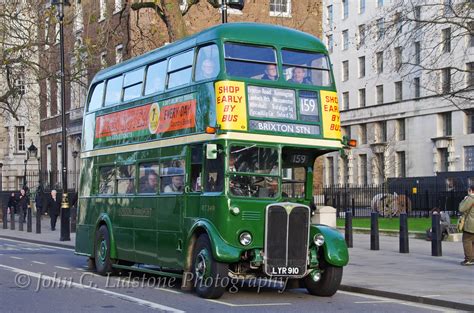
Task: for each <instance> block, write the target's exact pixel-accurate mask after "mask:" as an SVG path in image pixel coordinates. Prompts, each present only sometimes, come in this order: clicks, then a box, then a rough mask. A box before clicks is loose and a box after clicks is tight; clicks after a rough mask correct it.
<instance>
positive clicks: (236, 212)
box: [230, 206, 240, 215]
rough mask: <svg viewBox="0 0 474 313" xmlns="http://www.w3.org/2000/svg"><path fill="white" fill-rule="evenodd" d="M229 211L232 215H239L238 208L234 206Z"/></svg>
mask: <svg viewBox="0 0 474 313" xmlns="http://www.w3.org/2000/svg"><path fill="white" fill-rule="evenodd" d="M230 213H232V214H233V215H239V213H240V209H239V208H238V207H236V206H234V207H232V208H230Z"/></svg>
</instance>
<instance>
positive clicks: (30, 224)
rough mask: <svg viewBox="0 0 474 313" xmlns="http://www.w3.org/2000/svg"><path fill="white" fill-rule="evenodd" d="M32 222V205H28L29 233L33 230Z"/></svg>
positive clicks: (27, 222)
mask: <svg viewBox="0 0 474 313" xmlns="http://www.w3.org/2000/svg"><path fill="white" fill-rule="evenodd" d="M32 222H33V221H32V216H31V207H28V209H26V231H27V232H28V233H31V232H32V231H33V226H32Z"/></svg>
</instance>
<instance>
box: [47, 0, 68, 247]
mask: <svg viewBox="0 0 474 313" xmlns="http://www.w3.org/2000/svg"><path fill="white" fill-rule="evenodd" d="M50 5H54V6H56V8H57V9H58V19H59V49H60V51H59V55H60V58H61V59H60V65H61V69H60V76H61V124H62V125H61V127H62V132H61V134H62V136H61V140H62V155H61V160H62V166H63V168H62V181H63V183H62V185H63V186H62V187H63V188H62V189H63V199H62V203H61V211H62V212H61V237H60V239H59V240H61V241H70V240H71V238H70V234H69V201H68V197H67V141H66V99H65V90H66V83H65V80H64V76H65V72H64V6H65V5H67V6H70V5H71V4H70V3H69V0H51V2H50Z"/></svg>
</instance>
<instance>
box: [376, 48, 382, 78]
mask: <svg viewBox="0 0 474 313" xmlns="http://www.w3.org/2000/svg"><path fill="white" fill-rule="evenodd" d="M375 58H376V61H377V73H379V74H380V73H383V51H381V52H377V53H376V54H375Z"/></svg>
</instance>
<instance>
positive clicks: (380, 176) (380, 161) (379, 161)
mask: <svg viewBox="0 0 474 313" xmlns="http://www.w3.org/2000/svg"><path fill="white" fill-rule="evenodd" d="M375 161H376V163H375V166H376V169H377V173H376V174H377V180H378V181H379V182H382V181H384V179H385V157H384V155H383V153H382V152H379V153H375Z"/></svg>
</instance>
